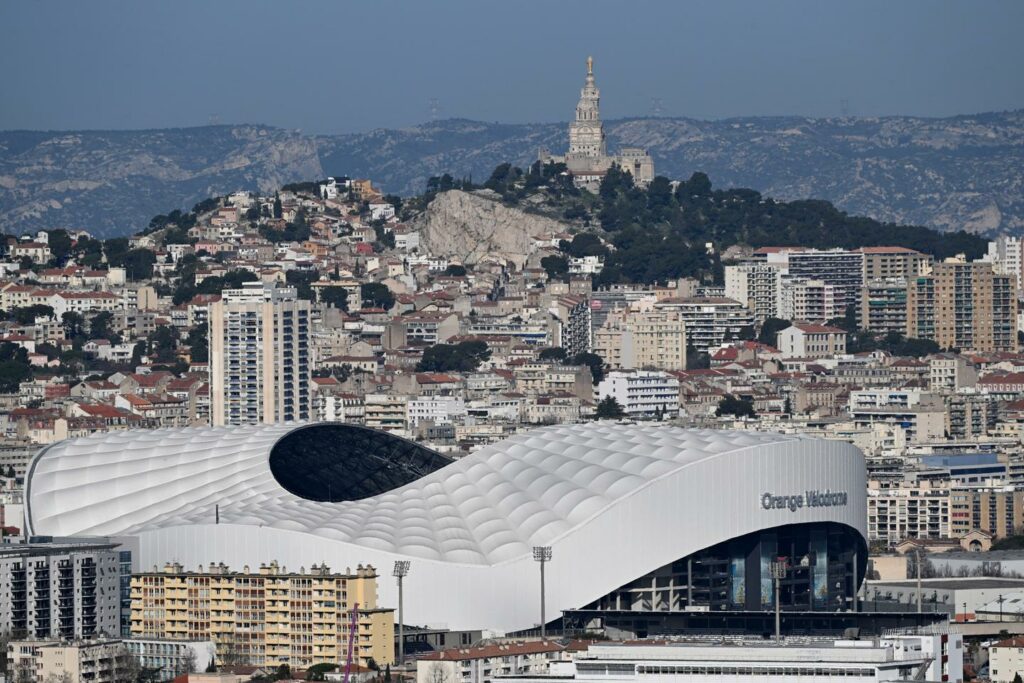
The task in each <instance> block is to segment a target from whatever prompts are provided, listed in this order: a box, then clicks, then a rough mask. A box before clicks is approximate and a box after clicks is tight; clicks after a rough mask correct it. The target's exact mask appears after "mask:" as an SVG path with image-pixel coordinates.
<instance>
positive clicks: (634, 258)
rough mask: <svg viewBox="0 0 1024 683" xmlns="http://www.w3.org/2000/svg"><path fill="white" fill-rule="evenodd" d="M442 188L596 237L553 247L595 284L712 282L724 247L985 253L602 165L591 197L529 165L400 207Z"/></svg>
mask: <svg viewBox="0 0 1024 683" xmlns="http://www.w3.org/2000/svg"><path fill="white" fill-rule="evenodd" d="M448 189H462V190H475V189H488V190H492V191H494V192H496V193H497V194H499V195H500V196H501V199H502V201H504V202H505V203H506V204H509V205H514V206H518V207H520V208H522V209H524V210H526V211H537V212H543V213H545V214H547V215H552V214H554V215H558V216H559V217H560V218H562V219H564V220H566V221H570V222H572V223H573V224H574V225H575V226H576V227H577V229H579V230H583V231H588V230H593V231H597V232H598V233H599V234H601V235H602V236H603V237H604V238H605V239H607V240H608V241H610V242H611V244H612V245H613V246H614V249H613V250H611V251H610V252H609V250H607V249H606V248H604V247H603V246H601V245H600V244H597V245H595V244H594V243H593V241H585V242H583V243H577V242H578V240H579V237H577V239H574V240H573V242H572V243H568V244H563V245H562V251H563V252H564V253H565V254H566V255H567V256H585V255H604V256H605V257H606V261H605V268H604V271H603V272H602V273H601V274H600V275H598V276H597V277H596V278H595V284H597V285H598V286H601V285H608V284H613V283H620V282H635V283H652V282H663V281H665V280H669V279H673V278H677V277H695V278H697V279H699V280H701V281H704V282H713V283H721V282H722V264H721V262H720V258H719V254H721V253H722V252H723V251H724V250H725V249H727V248H728V247H730V246H733V245H747V246H750V247H763V246H804V247H810V248H817V249H828V248H835V247H841V248H845V249H855V248H858V247H868V246H903V247H908V248H911V249H916V250H918V251H921V252H923V253H926V254H931V255H932V256H934V257H935V258H937V259H942V258H946V257H948V256H953V255H955V254H958V253H964V254H966V255H967V257H968V258H978V257H980V256H981V255H982V254H984V252H985V249H986V241H985V240H984V239H983V238H981V237H978V236H976V235H971V234H968V233H966V232H963V231H961V232H954V233H940V232H937V231H935V230H931V229H928V228H924V227H920V226H906V225H896V224H893V223H882V222H879V221H876V220H874V219H871V218H864V217H859V216H849V215H847V214H846V213H845V212H843V211H840V210H839V209H837V208H836V207H835V206H833V205H832V204H831V203H830V202H827V201H822V200H817V199H808V200H802V201H792V202H782V201H775V200H774V199H771V198H770V197H764V196H762V195H761V193H759V192H757V191H755V190H749V189H742V188H734V189H727V190H716V189H715V188H714V187H713V186H712V184H711V180H710V179H709V178H708V176H707V175H706V174H704V173H694V174H693V175H692V176H690V178H689V179H688V180H686V181H682V182H679V183H673V182H671V181H670V180H669V179H668V178H665V177H664V176H658V177H656V178H655V179H654V181H653V182H651V184H650V186H649V187H647V188H641V187H637V186H636V185H635V184H634V183H633V178H632V176H631V175H630V174H629V173H626V172H624V171H621V170H619V169H618V168H612V169H611V170H610V171H609V172H608V174H607V175H606V176H605V178H604V180H603V182H602V183H601V187H600V190H599V192H598V194H597V195H594V194H591V193H590V192H587V191H581V190H578V189H576V188H575V187H574V186H573V185H572V183H571V180H570V179H569V176H568V175H567V174H566V173H565V166H564V165H562V164H546V165H544V166H542V165H541V164H539V163H535V164H534V165H533V166H531V167H530V168H529V169H528V170H527V171H523V170H522V169H520V168H517V167H514V166H512V165H511V164H507V163H505V164H501V165H499V166H498V167H497V168H495V169H494V172H493V173H492V174H491V176H490V178H489V179H488V180H487V182H486V183H484V184H483V185H474V184H473V183H472V181H471V180H468V179H461V180H455V179H453V178H452V177H451V176H448V175H445V176H440V177H434V178H431V179H430V180H429V181H428V183H427V191H426V193H425V194H424V195H423V196H421V197H420V198H417V200H412V201H409V202H406V208H407V210H409V211H415V210H418V209H421V208H422V207H424V206H425V205H426V204H427V203H428V202H429V201H430V200H431V199H433V197H434V196H436V194H437V193H438V192H443V191H445V190H448ZM709 244H710V245H712V246H711V248H708V246H707V245H709ZM606 252H607V253H606ZM543 266H544V268H545V269H547V270H548V271H549V273H551V274H552V275H553V276H564V275H565V273H566V268H567V264H566V263H564V262H563V259H562V258H561V257H548V258H547V259H546V262H545V263H544V264H543Z"/></svg>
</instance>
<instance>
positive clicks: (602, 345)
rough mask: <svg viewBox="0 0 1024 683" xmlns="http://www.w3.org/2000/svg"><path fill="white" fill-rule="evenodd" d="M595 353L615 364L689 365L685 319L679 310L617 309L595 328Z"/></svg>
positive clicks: (646, 366)
mask: <svg viewBox="0 0 1024 683" xmlns="http://www.w3.org/2000/svg"><path fill="white" fill-rule="evenodd" d="M594 353H596V354H597V355H599V356H601V358H602V359H604V361H605V363H606V364H607V365H608V366H609V367H612V368H624V369H632V368H644V369H648V370H652V369H653V370H684V369H686V323H685V322H684V320H683V315H682V313H681V312H679V311H667V310H653V311H617V312H615V313H613V314H611V315H610V316H609V317H608V319H607V320H606V321H605V324H604V326H603V327H602V328H601V329H599V330H595V332H594Z"/></svg>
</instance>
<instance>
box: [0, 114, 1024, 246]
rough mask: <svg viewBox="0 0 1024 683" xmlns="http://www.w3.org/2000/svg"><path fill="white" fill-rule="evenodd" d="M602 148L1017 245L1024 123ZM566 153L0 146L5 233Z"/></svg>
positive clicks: (445, 138)
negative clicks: (318, 182) (249, 193)
mask: <svg viewBox="0 0 1024 683" xmlns="http://www.w3.org/2000/svg"><path fill="white" fill-rule="evenodd" d="M605 127H606V130H607V133H608V138H609V146H610V147H611V148H616V147H620V146H638V147H646V148H648V149H649V150H650V151H651V153H652V155H653V156H654V158H655V164H656V171H657V173H658V174H660V175H665V176H668V177H670V178H673V179H683V178H687V177H689V175H690V174H691V173H693V172H694V171H702V172H705V173H707V174H708V175H709V176H710V177H711V179H712V181H713V182H714V183H715V185H716V186H717V187H750V188H753V189H756V190H758V191H759V192H761V193H762V194H764V195H767V196H773V197H776V198H778V199H782V200H793V199H806V198H816V199H825V200H828V201H831V202H833V203H834V204H835V205H836V206H837V207H838V208H840V209H842V210H843V211H846V212H848V213H851V214H860V215H865V216H870V217H872V218H876V219H878V220H881V221H889V222H898V223H905V224H914V225H925V226H928V227H933V228H937V229H940V230H955V229H960V228H964V229H967V230H969V231H971V232H975V233H980V234H992V233H995V232H1004V231H1005V232H1010V233H1017V234H1020V233H1024V191H1022V190H1024V110H1011V111H1007V112H983V113H980V114H960V115H956V116H952V117H907V116H885V117H861V118H852V117H849V118H813V117H802V116H770V117H734V118H730V119H719V120H712V121H707V120H701V119H691V118H684V117H658V118H642V117H641V118H622V119H614V120H608V121H606V122H605ZM565 145H566V124H565V123H558V122H554V123H529V124H522V123H489V122H482V121H473V120H470V119H445V120H442V121H432V122H427V123H424V124H419V125H416V126H408V127H403V128H377V129H374V130H371V131H367V132H364V133H345V134H339V135H305V134H302V133H300V132H298V131H295V130H286V129H282V128H275V127H271V126H264V125H261V124H239V125H227V124H224V125H218V126H200V127H191V128H190V127H183V128H164V129H161V128H156V129H140V130H126V131H116V130H115V131H2V132H0V229H2V230H3V231H5V232H8V233H19V234H20V233H23V232H27V231H32V230H38V229H44V228H55V227H66V228H80V229H86V230H89V231H90V232H92V233H94V234H95V235H97V236H101V237H110V236H116V235H125V234H129V233H131V232H134V231H136V230H139V229H141V228H143V227H145V225H146V224H147V223H148V221H149V218H150V217H152V216H153V215H155V214H158V213H165V212H166V211H169V210H171V209H174V208H182V209H186V208H188V207H190V206H191V205H192V204H194V203H195V202H198V201H200V200H202V199H204V198H206V197H207V196H210V195H216V194H226V193H229V192H232V191H234V190H238V189H252V190H266V189H272V188H274V187H277V186H280V185H282V184H285V183H289V182H296V181H301V180H310V179H314V178H323V177H325V176H327V175H343V174H344V175H350V176H357V177H369V178H372V179H373V180H374V181H375V183H377V184H378V185H379V186H380V187H382V188H383V189H384V190H385V191H387V192H393V193H396V194H403V195H410V194H414V193H417V192H420V191H422V190H423V188H424V186H425V184H426V180H427V179H428V178H429V177H430V176H433V175H441V174H443V173H446V172H447V173H451V174H452V175H454V176H456V177H467V176H471V177H473V178H475V179H478V180H483V179H485V178H486V177H487V175H489V173H490V171H491V170H492V169H493V168H494V167H495V166H497V165H498V164H499V163H502V162H505V161H510V162H512V163H515V164H518V165H520V166H524V167H525V166H527V165H529V164H530V163H531V162H532V161H533V160H534V159H535V158H536V156H537V152H538V150H539V149H540V148H541V147H547V148H549V149H551V150H553V151H555V152H558V151H560V150H562V149H563V148H564V147H565Z"/></svg>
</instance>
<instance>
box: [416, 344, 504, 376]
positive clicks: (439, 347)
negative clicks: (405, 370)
mask: <svg viewBox="0 0 1024 683" xmlns="http://www.w3.org/2000/svg"><path fill="white" fill-rule="evenodd" d="M490 358H491V350H490V349H489V348H487V344H486V343H485V342H482V341H464V342H459V343H458V344H434V345H433V346H428V347H427V348H426V349H424V351H423V358H421V359H420V362H419V363H418V364H417V365H416V370H417V371H418V372H472V371H474V370H476V369H477V368H478V367H480V364H481V363H483V362H484V361H487V360H490Z"/></svg>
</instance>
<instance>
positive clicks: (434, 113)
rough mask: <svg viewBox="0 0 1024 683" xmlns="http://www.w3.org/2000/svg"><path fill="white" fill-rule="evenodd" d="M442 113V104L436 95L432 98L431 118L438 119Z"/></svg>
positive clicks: (432, 119)
mask: <svg viewBox="0 0 1024 683" xmlns="http://www.w3.org/2000/svg"><path fill="white" fill-rule="evenodd" d="M440 115H441V105H440V104H439V103H438V101H437V98H436V97H431V98H430V120H431V121H437V119H438V117H439V116H440Z"/></svg>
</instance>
